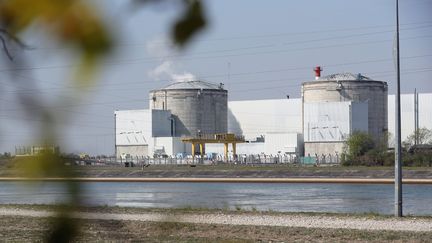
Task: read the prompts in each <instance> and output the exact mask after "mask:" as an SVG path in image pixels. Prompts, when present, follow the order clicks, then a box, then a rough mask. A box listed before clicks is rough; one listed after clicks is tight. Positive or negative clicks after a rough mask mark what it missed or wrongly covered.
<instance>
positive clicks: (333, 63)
mask: <svg viewBox="0 0 432 243" xmlns="http://www.w3.org/2000/svg"><path fill="white" fill-rule="evenodd" d="M93 1H94V2H95V4H96V5H97V6H98V8H99V10H100V12H101V13H102V14H103V15H104V16H105V19H106V21H107V24H108V25H109V26H110V27H111V31H112V33H113V34H115V35H116V36H117V43H116V45H115V47H116V49H115V51H114V53H113V54H112V56H111V57H110V58H109V59H108V60H106V61H105V62H104V63H103V64H102V65H101V68H100V72H99V73H98V76H97V78H96V80H97V81H96V82H95V84H94V85H93V86H91V87H88V88H87V89H86V91H85V92H83V91H82V87H77V86H80V85H81V84H77V83H73V82H71V75H72V74H73V68H74V66H73V63H74V55H73V52H71V51H70V50H68V49H67V48H64V47H62V46H61V45H59V44H58V43H56V42H55V41H52V40H49V39H47V38H46V36H45V34H44V33H41V32H39V31H38V30H37V29H36V28H34V29H32V30H31V31H28V32H27V33H26V34H24V35H23V36H22V38H23V39H24V40H25V42H26V43H28V44H29V45H31V46H33V47H34V49H33V50H29V51H25V52H23V51H14V52H15V55H16V56H17V57H18V58H22V59H24V58H25V59H26V60H27V64H26V65H25V66H24V68H23V70H21V71H19V73H18V75H19V76H18V77H19V80H12V79H11V77H10V74H11V70H10V69H9V68H8V65H7V63H6V62H5V60H3V61H2V62H1V64H2V67H3V68H0V77H1V78H0V80H1V84H2V88H1V89H0V95H1V98H0V100H1V103H0V152H3V151H9V152H12V153H13V152H14V147H15V146H20V145H26V144H32V143H35V140H36V138H37V134H38V131H39V130H40V129H39V128H40V125H41V122H40V118H37V117H34V116H28V115H27V113H26V112H25V111H24V110H23V107H22V106H21V105H19V99H18V98H17V96H18V95H27V96H37V97H38V98H39V99H41V100H43V101H44V105H45V106H47V107H50V109H51V110H53V111H55V114H57V116H58V117H59V120H60V122H59V125H58V128H57V129H58V132H59V135H60V136H61V141H60V144H61V150H62V151H63V152H78V153H79V152H87V153H90V154H113V153H114V117H113V113H114V110H116V109H117V110H121V109H146V108H147V106H148V91H149V90H152V89H156V88H159V87H162V86H165V85H167V84H169V83H170V82H172V81H173V80H174V79H176V80H183V79H185V78H191V77H196V78H198V79H201V80H204V81H208V82H214V83H220V82H222V83H225V87H226V88H227V89H228V91H229V99H230V100H248V99H277V98H284V97H286V95H287V94H289V95H290V97H299V96H300V85H301V83H302V82H303V81H308V80H312V79H313V71H312V69H313V67H314V66H316V65H321V66H322V67H323V69H324V71H323V75H327V74H332V73H339V72H352V73H362V74H363V75H365V76H368V77H371V78H373V79H376V80H383V81H387V82H388V84H389V93H394V90H395V86H394V84H395V74H394V61H393V39H394V30H395V28H394V23H395V12H394V11H395V1H394V0H363V1H354V0H326V1H320V0H301V1H300V0H296V1H294V0H293V1H285V0H275V1H263V0H261V1H258V0H237V1H229V0H215V1H204V5H205V8H206V13H207V16H208V22H209V26H208V27H207V29H206V30H205V31H204V32H203V33H200V34H199V36H198V37H197V38H195V39H194V40H193V41H192V42H191V43H190V45H189V46H188V47H187V48H186V49H185V50H182V51H178V50H177V51H176V50H175V49H173V48H171V47H170V46H171V45H170V44H169V42H168V36H169V27H170V24H171V23H172V21H173V20H174V19H175V17H176V16H177V15H178V14H179V9H178V5H177V4H173V3H168V4H159V5H148V6H147V5H146V6H142V7H133V5H132V4H131V3H130V2H129V1H125V0H111V1H108V0H93ZM168 2H173V1H168ZM430 9H432V0H400V23H401V36H400V37H401V57H402V60H401V68H402V92H403V93H408V92H412V91H413V90H414V88H417V89H418V90H419V91H420V92H432V84H431V79H430V76H431V72H432V66H431V64H430V63H431V62H432V47H431V45H430V43H431V40H432V17H431V15H430V13H429V11H430ZM32 85H33V86H35V87H33V86H32ZM79 88H81V89H79ZM77 92H78V93H79V97H78V98H75V99H72V101H71V100H70V99H66V101H64V100H65V98H67V97H76V96H75V94H76V93H77ZM36 110H37V109H36Z"/></svg>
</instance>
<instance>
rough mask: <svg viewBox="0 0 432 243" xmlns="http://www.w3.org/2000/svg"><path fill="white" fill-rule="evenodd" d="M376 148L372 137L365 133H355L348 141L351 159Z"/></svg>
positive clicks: (347, 148)
mask: <svg viewBox="0 0 432 243" xmlns="http://www.w3.org/2000/svg"><path fill="white" fill-rule="evenodd" d="M374 147H375V143H374V140H373V138H372V136H371V135H369V134H368V133H365V132H353V133H352V134H351V136H350V137H349V138H348V140H347V141H346V148H345V150H346V153H347V155H348V156H349V157H357V156H361V155H364V154H366V152H368V151H369V150H371V149H373V148H374Z"/></svg>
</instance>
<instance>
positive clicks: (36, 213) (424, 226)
mask: <svg viewBox="0 0 432 243" xmlns="http://www.w3.org/2000/svg"><path fill="white" fill-rule="evenodd" d="M0 215H3V216H27V217H40V218H46V217H53V216H54V215H55V214H54V212H52V211H44V210H27V209H14V208H0ZM73 217H74V218H79V219H99V220H131V221H149V222H180V223H197V224H223V225H255V226H285V227H305V228H331V229H357V230H387V231H415V232H432V219H425V218H419V219H416V218H412V217H410V218H403V219H396V218H385V219H371V218H366V217H347V216H341V217H337V216H308V215H268V214H267V215H266V214H262V215H261V214H260V215H257V214H253V213H251V214H229V213H199V214H197V213H175V214H165V213H141V214H127V213H126V214H125V213H84V212H77V213H74V214H73Z"/></svg>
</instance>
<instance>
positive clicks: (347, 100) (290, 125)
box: [115, 74, 432, 157]
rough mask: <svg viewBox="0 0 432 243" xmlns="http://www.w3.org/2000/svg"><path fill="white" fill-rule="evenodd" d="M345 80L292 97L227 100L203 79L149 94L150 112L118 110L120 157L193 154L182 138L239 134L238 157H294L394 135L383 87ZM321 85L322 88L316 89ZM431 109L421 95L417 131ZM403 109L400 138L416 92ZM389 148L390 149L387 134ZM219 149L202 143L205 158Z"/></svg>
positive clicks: (408, 128)
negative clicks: (362, 134)
mask: <svg viewBox="0 0 432 243" xmlns="http://www.w3.org/2000/svg"><path fill="white" fill-rule="evenodd" d="M342 75H343V76H340V75H333V76H327V77H324V78H322V80H321V81H322V82H321V83H320V80H317V81H316V83H313V82H307V83H305V84H306V86H308V85H312V86H309V87H308V88H310V87H312V90H313V91H314V92H315V91H317V92H318V93H309V94H307V92H309V91H310V90H309V91H306V89H305V84H304V85H303V89H302V93H303V96H302V98H297V99H270V100H248V101H229V102H228V101H227V94H228V91H226V90H224V89H223V86H222V85H213V84H209V83H205V82H201V81H193V82H181V83H175V84H173V85H170V86H168V87H165V88H162V89H160V90H156V91H151V93H150V100H151V102H150V109H146V110H128V111H116V112H115V121H116V124H115V130H116V136H115V140H116V141H115V144H116V154H117V157H121V156H126V155H129V156H132V157H134V156H139V157H141V156H150V157H152V156H154V155H167V156H173V157H174V156H178V155H179V154H183V155H185V154H191V148H190V144H185V143H183V142H182V138H184V137H196V136H198V135H199V134H201V133H203V134H212V133H234V134H236V135H242V136H244V138H245V140H246V142H245V143H239V144H237V151H236V153H237V154H238V155H240V154H266V155H277V154H284V155H287V154H289V155H295V156H303V155H306V156H307V155H309V154H310V155H311V156H314V155H321V154H334V153H335V152H336V153H338V152H341V150H342V146H343V142H344V141H346V139H347V138H348V136H349V135H350V134H351V133H352V132H353V131H369V133H370V134H372V135H376V134H377V133H379V134H384V133H385V132H387V131H388V132H390V134H393V133H394V118H395V108H394V100H395V97H394V95H387V85H386V84H385V82H381V81H373V80H370V79H368V78H366V77H364V76H361V75H352V74H342ZM341 77H344V79H341ZM341 81H342V82H341ZM324 83H326V86H325V87H324V88H323V87H316V85H317V84H324ZM338 85H342V86H338ZM333 86H334V87H333ZM340 87H343V88H344V89H345V91H343V92H341V90H344V89H339V88H340ZM353 87H354V88H353ZM317 97H318V98H317ZM431 104H432V93H423V94H419V95H418V107H419V127H427V128H429V129H431V128H432V109H431ZM401 109H402V134H401V135H402V139H403V140H404V139H406V137H407V136H408V135H410V134H411V133H413V131H414V115H415V114H414V94H403V95H402V97H401ZM216 113H217V115H215V114H216ZM225 113H226V115H224V114H225ZM384 113H385V114H384ZM209 117H210V119H209ZM378 137H379V136H378ZM389 144H390V146H391V145H392V144H394V142H393V137H392V136H390V140H389ZM223 150H224V145H223V144H206V145H205V153H207V154H210V153H212V154H213V153H217V154H222V153H223ZM231 152H232V151H231Z"/></svg>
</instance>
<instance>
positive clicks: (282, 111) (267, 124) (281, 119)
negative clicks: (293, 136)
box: [228, 99, 302, 140]
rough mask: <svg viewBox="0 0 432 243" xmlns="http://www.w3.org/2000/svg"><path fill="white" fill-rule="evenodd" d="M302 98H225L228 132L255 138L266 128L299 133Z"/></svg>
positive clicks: (264, 131) (263, 132)
mask: <svg viewBox="0 0 432 243" xmlns="http://www.w3.org/2000/svg"><path fill="white" fill-rule="evenodd" d="M301 109H302V107H301V99H277V100H247V101H230V102H228V132H230V133H235V134H238V135H240V134H241V135H243V136H245V139H246V140H255V138H256V137H260V136H261V135H264V134H265V133H268V132H278V133H287V132H294V133H302V125H301V123H302V118H301Z"/></svg>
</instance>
